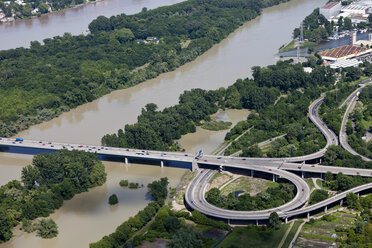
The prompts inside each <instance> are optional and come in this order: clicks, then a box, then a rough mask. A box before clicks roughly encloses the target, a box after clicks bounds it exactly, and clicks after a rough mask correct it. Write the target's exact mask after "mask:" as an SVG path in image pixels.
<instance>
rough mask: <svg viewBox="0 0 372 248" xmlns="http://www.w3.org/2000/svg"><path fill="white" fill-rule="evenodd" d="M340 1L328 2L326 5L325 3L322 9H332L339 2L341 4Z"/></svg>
mask: <svg viewBox="0 0 372 248" xmlns="http://www.w3.org/2000/svg"><path fill="white" fill-rule="evenodd" d="M339 3H340V2H329V3H327V4H326V5H324V6H323V7H322V9H331V8H333V7H334V6H336V5H337V4H339Z"/></svg>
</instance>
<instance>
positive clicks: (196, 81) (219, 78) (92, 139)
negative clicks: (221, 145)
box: [18, 0, 326, 145]
mask: <svg viewBox="0 0 372 248" xmlns="http://www.w3.org/2000/svg"><path fill="white" fill-rule="evenodd" d="M325 2H326V0H311V1H310V0H294V1H291V2H288V3H285V4H281V5H279V6H275V7H271V8H268V9H265V10H264V11H263V14H262V15H261V16H260V17H258V18H256V19H254V20H253V21H251V22H248V23H247V24H245V25H243V26H242V27H240V28H239V29H238V30H237V31H236V32H234V33H232V34H231V35H230V36H229V37H228V38H227V39H225V40H223V41H222V42H221V43H220V44H218V45H216V46H214V47H213V48H211V49H210V50H209V51H207V52H206V53H204V54H203V55H202V56H200V57H199V58H197V59H196V60H194V61H193V62H191V63H188V64H186V65H184V66H182V67H180V68H178V69H177V70H175V71H172V72H168V73H164V74H162V75H160V76H158V77H157V78H155V79H152V80H148V81H146V82H144V83H141V84H139V85H136V86H134V87H131V88H129V89H124V90H118V91H114V92H112V93H111V94H108V95H106V96H103V97H101V98H99V99H97V100H95V101H93V102H90V103H87V104H84V105H82V106H80V107H77V108H75V109H73V110H72V111H69V112H67V113H64V114H62V115H61V116H59V117H58V118H55V119H53V120H51V121H48V122H45V123H42V124H39V125H35V126H33V127H31V128H29V129H28V130H26V131H24V132H21V133H20V134H19V135H18V136H20V137H24V138H27V139H36V140H39V139H41V140H50V141H59V142H66V143H83V144H93V145H99V144H100V140H101V137H102V136H104V135H105V134H107V133H114V132H117V130H118V129H119V128H124V126H125V124H131V123H134V122H136V120H137V116H138V115H139V114H140V113H141V108H143V107H144V106H145V105H146V104H147V103H151V102H152V103H155V104H157V105H158V106H159V108H160V109H162V108H164V107H167V106H171V105H174V104H176V103H178V96H179V95H180V94H181V93H183V92H184V91H185V90H190V89H192V88H203V89H218V88H219V87H227V86H229V85H231V84H233V83H234V82H235V80H236V79H237V78H246V77H248V76H250V75H251V67H252V66H255V65H260V66H265V65H268V64H272V63H275V61H276V60H277V59H279V57H278V56H277V55H276V54H277V51H278V48H279V47H280V46H281V45H282V44H284V43H286V42H288V41H289V40H290V39H291V34H292V30H293V29H294V28H295V27H296V25H298V23H300V21H301V19H302V18H303V16H305V15H307V14H308V13H310V12H311V11H312V10H313V9H314V8H316V7H319V6H321V5H322V4H324V3H325Z"/></svg>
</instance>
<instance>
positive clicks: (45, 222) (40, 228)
mask: <svg viewBox="0 0 372 248" xmlns="http://www.w3.org/2000/svg"><path fill="white" fill-rule="evenodd" d="M37 233H38V234H39V235H40V237H42V238H43V239H50V238H54V237H57V235H58V227H57V224H56V223H55V222H54V220H53V219H50V218H49V219H41V220H39V222H38V224H37Z"/></svg>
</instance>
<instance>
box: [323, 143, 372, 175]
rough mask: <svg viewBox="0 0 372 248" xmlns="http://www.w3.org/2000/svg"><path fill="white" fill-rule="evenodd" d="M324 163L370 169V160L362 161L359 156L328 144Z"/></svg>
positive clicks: (371, 164)
mask: <svg viewBox="0 0 372 248" xmlns="http://www.w3.org/2000/svg"><path fill="white" fill-rule="evenodd" d="M322 164H324V165H330V166H339V167H352V168H362V169H372V162H366V161H363V160H362V158H361V157H360V156H356V155H352V154H351V153H349V152H348V151H346V150H344V149H343V148H342V147H340V146H329V147H328V149H327V152H326V154H325V155H324V160H323V162H322Z"/></svg>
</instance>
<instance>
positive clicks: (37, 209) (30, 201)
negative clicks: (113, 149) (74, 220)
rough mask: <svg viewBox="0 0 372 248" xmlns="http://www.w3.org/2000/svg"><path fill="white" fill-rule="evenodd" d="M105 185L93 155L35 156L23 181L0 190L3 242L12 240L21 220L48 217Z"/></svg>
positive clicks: (0, 217) (61, 152)
mask: <svg viewBox="0 0 372 248" xmlns="http://www.w3.org/2000/svg"><path fill="white" fill-rule="evenodd" d="M105 181H106V173H105V168H104V166H103V164H102V162H100V161H98V160H97V157H96V155H94V154H91V153H86V152H83V151H77V150H74V151H67V150H60V151H58V152H56V153H54V154H38V155H36V156H34V158H33V160H32V165H28V166H26V167H25V168H23V169H22V181H17V180H13V181H11V182H9V183H7V184H6V185H4V186H1V187H0V242H4V241H7V240H9V239H10V238H11V237H12V231H11V229H12V228H13V227H14V226H16V225H17V224H18V223H19V221H21V220H22V219H26V220H33V219H35V218H37V217H47V216H48V215H49V214H51V213H53V211H54V210H55V209H58V208H60V207H61V206H62V203H63V201H64V200H69V199H71V198H72V197H73V196H74V195H75V194H78V193H81V192H84V191H87V190H88V189H89V188H92V187H95V186H99V185H102V184H103V183H104V182H105Z"/></svg>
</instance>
